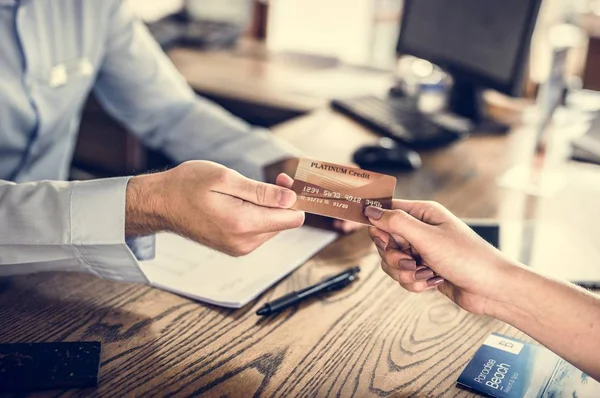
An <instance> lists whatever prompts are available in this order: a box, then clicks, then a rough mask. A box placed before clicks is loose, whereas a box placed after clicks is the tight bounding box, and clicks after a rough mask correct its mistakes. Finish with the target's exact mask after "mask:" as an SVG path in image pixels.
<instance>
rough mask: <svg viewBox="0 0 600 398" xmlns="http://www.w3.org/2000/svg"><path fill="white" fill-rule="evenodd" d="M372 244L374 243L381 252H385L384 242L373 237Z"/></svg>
mask: <svg viewBox="0 0 600 398" xmlns="http://www.w3.org/2000/svg"><path fill="white" fill-rule="evenodd" d="M373 242H374V243H375V245H376V246H377V247H378V248H380V249H381V250H383V251H385V242H384V241H382V240H381V239H379V238H378V237H374V238H373Z"/></svg>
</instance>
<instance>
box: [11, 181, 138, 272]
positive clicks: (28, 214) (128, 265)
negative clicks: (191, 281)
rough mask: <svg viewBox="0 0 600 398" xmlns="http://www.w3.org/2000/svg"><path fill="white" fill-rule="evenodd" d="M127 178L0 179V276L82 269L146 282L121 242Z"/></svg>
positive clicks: (123, 241) (126, 247)
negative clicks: (21, 182)
mask: <svg viewBox="0 0 600 398" xmlns="http://www.w3.org/2000/svg"><path fill="white" fill-rule="evenodd" d="M128 181H129V178H128V177H123V178H112V179H104V180H93V181H83V182H58V181H40V182H32V183H23V184H15V183H11V182H7V181H1V180H0V276H7V275H15V274H27V273H33V272H42V271H83V272H89V273H92V274H95V275H98V276H100V277H103V278H108V279H114V280H120V281H127V282H139V283H147V282H148V280H147V278H146V276H145V275H144V273H143V272H142V270H141V269H140V266H139V264H138V262H137V260H136V258H135V256H134V255H133V253H132V252H131V250H130V249H129V247H128V246H127V244H126V243H125V195H126V189H127V183H128Z"/></svg>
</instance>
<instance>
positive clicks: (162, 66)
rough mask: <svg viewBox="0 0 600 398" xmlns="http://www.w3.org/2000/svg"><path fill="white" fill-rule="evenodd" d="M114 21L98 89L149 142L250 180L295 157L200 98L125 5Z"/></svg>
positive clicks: (263, 133) (115, 13) (114, 112)
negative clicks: (225, 168) (214, 163)
mask: <svg viewBox="0 0 600 398" xmlns="http://www.w3.org/2000/svg"><path fill="white" fill-rule="evenodd" d="M109 23H110V28H109V33H108V37H107V42H106V46H105V47H106V50H105V55H104V58H103V61H102V65H101V66H100V69H99V73H98V78H97V80H96V85H95V88H94V91H95V93H96V96H97V97H98V100H99V101H100V102H101V103H102V104H103V106H104V107H105V109H106V110H107V111H108V112H109V113H110V114H111V115H113V116H114V117H115V118H116V119H117V120H119V121H121V122H122V123H124V124H125V125H126V126H127V127H128V128H129V129H130V130H131V131H132V132H133V133H135V134H136V135H137V136H138V137H140V139H141V140H142V141H143V142H144V143H145V144H146V145H148V146H149V147H151V148H154V149H160V150H162V151H163V152H164V153H166V154H167V155H168V156H170V157H172V158H173V159H174V160H176V161H178V162H182V161H186V160H193V159H203V160H211V161H214V162H218V163H221V164H223V165H225V166H227V167H230V168H232V169H235V170H237V171H239V172H240V173H242V174H244V175H246V176H247V177H249V178H253V179H263V168H264V166H266V165H268V164H272V163H274V162H276V161H279V160H282V159H285V158H289V157H292V156H295V155H296V151H295V150H294V148H292V147H291V146H290V145H289V144H286V143H284V142H283V140H280V139H277V138H276V137H275V136H274V135H272V134H270V133H269V132H268V131H267V130H264V129H255V128H252V126H250V125H248V124H247V123H246V122H244V121H243V120H241V119H239V118H236V117H234V116H233V115H231V114H230V113H228V112H226V111H225V110H224V109H222V108H220V107H218V106H217V105H215V104H214V103H212V102H210V101H208V100H206V99H203V98H199V97H197V96H196V95H195V93H194V92H193V90H192V89H191V88H190V87H189V85H188V84H187V82H186V81H185V80H184V79H183V77H182V76H181V75H180V74H179V72H178V71H177V70H176V69H175V67H174V66H173V64H172V63H171V61H170V60H169V59H168V57H167V56H166V55H165V54H164V52H163V51H162V50H161V48H160V47H159V45H158V44H157V43H156V42H155V41H154V39H153V38H152V37H151V35H150V33H149V31H148V29H147V28H146V26H145V25H144V24H143V23H142V22H140V21H139V20H138V19H137V18H136V17H134V16H133V14H132V13H131V12H130V10H129V8H128V7H127V6H126V4H124V3H123V2H122V1H116V2H115V5H114V8H113V10H112V15H111V17H110V18H109ZM199 67H201V66H199Z"/></svg>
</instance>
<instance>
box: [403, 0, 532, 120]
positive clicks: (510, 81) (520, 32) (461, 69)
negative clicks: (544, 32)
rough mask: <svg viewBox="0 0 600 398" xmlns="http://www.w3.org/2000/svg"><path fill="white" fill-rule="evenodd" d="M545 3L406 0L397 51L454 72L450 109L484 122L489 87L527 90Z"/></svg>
mask: <svg viewBox="0 0 600 398" xmlns="http://www.w3.org/2000/svg"><path fill="white" fill-rule="evenodd" d="M540 3H541V0H405V2H404V11H403V16H402V21H401V26H400V36H399V39H398V45H397V52H398V54H400V55H403V54H410V55H414V56H416V57H419V58H423V59H426V60H428V61H430V62H432V63H434V64H436V65H438V66H440V67H441V68H442V69H444V70H445V71H446V72H448V73H449V74H450V75H451V76H452V78H453V88H452V90H451V92H450V95H449V101H448V106H449V110H450V111H452V112H454V113H456V114H458V115H460V116H464V117H467V118H469V119H471V120H473V121H474V122H476V123H477V124H482V123H484V121H485V120H486V118H485V114H484V113H483V104H482V99H481V92H482V90H483V89H487V88H489V89H494V90H497V91H499V92H502V93H504V94H508V95H511V96H519V95H520V94H521V93H522V91H523V78H524V75H525V70H526V67H527V65H528V56H529V46H530V42H531V35H532V33H533V29H534V27H535V22H536V20H537V14H538V10H539V7H540ZM488 124H489V123H488ZM488 128H489V126H488Z"/></svg>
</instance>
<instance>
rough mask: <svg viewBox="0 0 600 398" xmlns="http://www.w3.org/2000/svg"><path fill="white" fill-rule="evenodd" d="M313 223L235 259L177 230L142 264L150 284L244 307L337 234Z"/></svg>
mask: <svg viewBox="0 0 600 398" xmlns="http://www.w3.org/2000/svg"><path fill="white" fill-rule="evenodd" d="M337 236H338V235H337V233H335V232H331V231H324V230H320V229H316V228H311V227H302V228H298V229H294V230H289V231H284V232H282V233H280V234H279V235H277V236H276V237H275V238H273V239H271V240H270V241H268V242H266V243H265V244H263V245H262V246H261V247H259V248H258V249H256V250H255V251H254V252H252V253H250V254H248V255H247V256H243V257H230V256H228V255H226V254H223V253H220V252H217V251H215V250H213V249H210V248H208V247H206V246H202V245H199V244H197V243H194V242H192V241H190V240H188V239H185V238H182V237H180V236H178V235H175V234H170V233H161V234H158V235H157V236H156V257H155V259H154V260H152V261H145V262H143V263H142V269H143V271H144V273H145V274H146V276H147V277H148V279H149V280H150V283H151V284H152V285H153V286H156V287H158V288H161V289H164V290H168V291H171V292H173V293H177V294H180V295H182V296H186V297H189V298H192V299H195V300H200V301H205V302H207V303H211V304H215V305H220V306H223V307H231V308H240V307H243V306H244V305H246V304H248V303H249V302H250V301H252V300H253V299H254V298H256V297H257V296H258V295H260V294H261V293H263V292H264V291H265V290H266V289H268V288H269V287H270V286H272V285H273V284H274V283H275V282H277V281H279V280H280V279H281V278H283V277H284V276H286V275H287V274H289V273H290V272H292V271H293V270H295V269H296V268H298V267H299V266H300V265H302V264H304V263H305V262H306V261H307V260H308V259H310V258H311V257H312V256H314V255H315V254H316V253H318V252H319V251H320V250H321V249H323V248H324V247H325V246H327V245H328V244H330V243H331V242H333V241H334V240H335V239H336V238H337Z"/></svg>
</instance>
